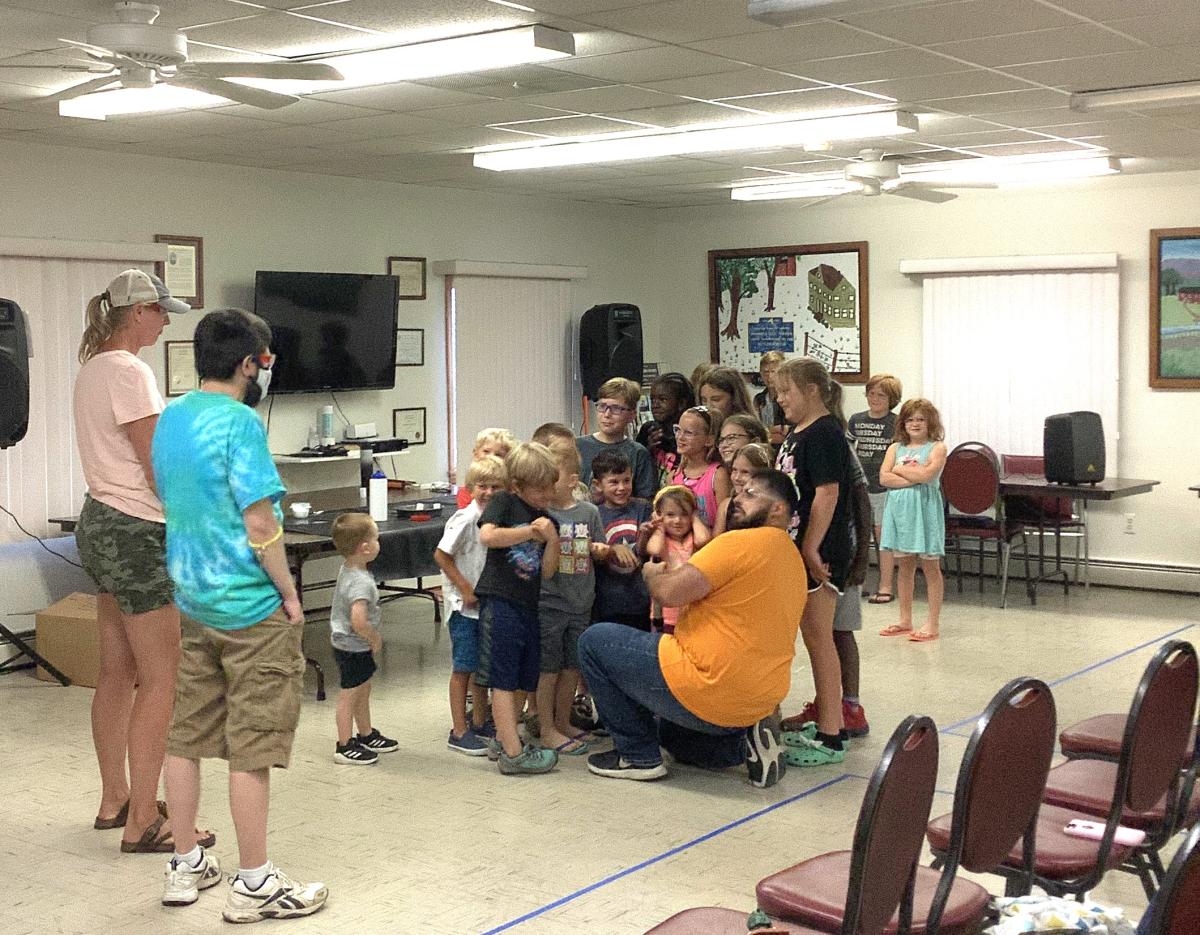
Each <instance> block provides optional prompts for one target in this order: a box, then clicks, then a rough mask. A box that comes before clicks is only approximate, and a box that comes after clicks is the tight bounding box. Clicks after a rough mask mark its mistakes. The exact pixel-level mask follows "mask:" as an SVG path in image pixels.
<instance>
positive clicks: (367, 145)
mask: <svg viewBox="0 0 1200 935" xmlns="http://www.w3.org/2000/svg"><path fill="white" fill-rule="evenodd" d="M457 148H458V147H457V146H453V145H451V144H448V143H431V142H429V141H428V140H421V139H413V138H412V137H407V136H389V137H369V138H367V139H361V140H346V141H345V142H343V143H339V144H338V151H339V152H340V153H342V154H344V155H345V156H347V157H350V156H395V155H399V154H402V153H404V154H411V153H437V152H445V151H447V150H451V149H457Z"/></svg>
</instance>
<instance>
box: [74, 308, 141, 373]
mask: <svg viewBox="0 0 1200 935" xmlns="http://www.w3.org/2000/svg"><path fill="white" fill-rule="evenodd" d="M132 310H133V306H132V305H117V306H113V305H112V304H111V301H110V299H109V296H108V293H107V292H101V293H100V294H99V295H94V296H92V298H91V299H90V300H89V301H88V304H87V325H86V327H85V328H84V329H83V339H82V340H81V341H80V342H79V362H80V363H81V364H86V363H87V362H88V361H89V360H91V359H92V358H93V357H95V356H96V355H97V354H99V353H100V348H101V347H103V346H104V342H106V341H107V340H108V339H109V338H111V337H112V336H113V334H115V333H116V332H117V331H118V330H120V328H121V327H122V326H123V325H124V324H125V319H126V318H127V317H128V316H129V313H130V312H131V311H132Z"/></svg>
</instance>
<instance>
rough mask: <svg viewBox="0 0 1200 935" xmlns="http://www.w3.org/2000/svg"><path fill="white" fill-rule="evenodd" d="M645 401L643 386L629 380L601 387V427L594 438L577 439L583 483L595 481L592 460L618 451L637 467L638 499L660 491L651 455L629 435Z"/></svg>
mask: <svg viewBox="0 0 1200 935" xmlns="http://www.w3.org/2000/svg"><path fill="white" fill-rule="evenodd" d="M641 398H642V390H641V387H639V386H638V385H637V384H636V383H634V382H633V381H632V380H627V379H626V378H625V377H613V378H612V379H611V380H607V381H605V383H604V384H603V385H602V386H601V387H600V399H599V400H598V401H597V402H596V422H597V424H598V426H599V428H598V429H597V431H596V432H595V433H593V434H591V435H581V436H580V437H579V438H577V439H575V446H576V447H577V448H578V449H579V458H580V461H581V467H580V470H579V479H580V480H581V481H583V483H585V484H589V485H590V484H591V482H592V461H594V460H595V458H596V455H598V454H599V453H600V452H601V451H605V450H608V449H612V448H616V449H619V450H620V451H621V452H623V453H624V455H625V457H627V458H628V459H629V464H630V465H631V467H632V468H633V493H634V496H637V497H647V498H648V497H653V496H654V491H656V490H658V475H657V472H656V471H655V469H654V462H653V461H652V460H651V458H650V452H648V451H647V450H646V449H645V448H644V447H642V446H641V445H639V444H638V443H637V442H635V441H634V440H633V439H631V438H627V437H626V434H625V433H626V430H627V429H628V428H629V426H630V424H631V423H632V422H633V420H634V419H635V418H636V417H637V407H638V402H639V401H640V400H641Z"/></svg>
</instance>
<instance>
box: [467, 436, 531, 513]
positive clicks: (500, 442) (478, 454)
mask: <svg viewBox="0 0 1200 935" xmlns="http://www.w3.org/2000/svg"><path fill="white" fill-rule="evenodd" d="M517 444H518V441H517V436H515V435H514V434H513V433H512V432H510V431H509V430H508V429H497V428H490V429H483V430H482V431H481V432H480V433H479V434H478V435H476V436H475V447H474V448H472V449H471V460H472V461H478V460H479V459H480V458H482V457H484V456H485V455H495V456H496V457H497V458H499V459H500V460H501V461H503V460H504V459H505V458H507V457H508V453H509V452H510V451H512V450H513V449H514V448H516V447H517ZM471 499H472V498H471V491H470V485H469V484H463V485H462V486H461V487H459V488H458V498H457V500H456V502H455V506H457V507H458V508H459V509H460V510H461V509H462V508H463V507H465V506H466V505H467V504H468V503H470V502H471Z"/></svg>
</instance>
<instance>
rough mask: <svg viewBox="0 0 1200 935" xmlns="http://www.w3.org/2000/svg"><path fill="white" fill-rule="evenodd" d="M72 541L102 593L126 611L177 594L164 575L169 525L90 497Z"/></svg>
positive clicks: (155, 605)
mask: <svg viewBox="0 0 1200 935" xmlns="http://www.w3.org/2000/svg"><path fill="white" fill-rule="evenodd" d="M75 543H76V545H78V546H79V556H80V558H82V559H83V568H84V571H86V572H87V573H88V577H90V578H91V579H92V580H93V581H94V582H96V587H98V588H99V589H100V590H101V592H103V593H106V594H111V595H112V596H113V597H115V598H116V599H117V606H118V607H120V608H121V613H124V614H144V613H146V612H148V611H151V610H157V609H158V608H160V607H163V606H165V605H167V604H169V603H171V601H172V600H174V598H175V588H174V586H173V585H172V584H171V578H170V576H169V575H168V574H167V530H166V527H165V526H163V524H162V523H152V522H150V521H149V520H145V519H139V518H138V517H136V516H130V515H128V514H127V513H122V512H121V511H120V510H114V509H113V508H112V507H111V506H108V505H107V504H105V503H101V502H100V501H99V500H93V499H92V498H91V497H90V496H89V497H85V498H84V501H83V510H82V511H80V514H79V523H78V525H76V527H75Z"/></svg>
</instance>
